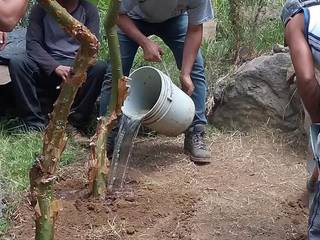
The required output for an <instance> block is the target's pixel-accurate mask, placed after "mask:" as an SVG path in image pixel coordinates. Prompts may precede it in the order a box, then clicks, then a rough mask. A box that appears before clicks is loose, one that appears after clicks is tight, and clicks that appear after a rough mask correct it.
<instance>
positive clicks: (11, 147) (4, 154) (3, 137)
mask: <svg viewBox="0 0 320 240" xmlns="http://www.w3.org/2000/svg"><path fill="white" fill-rule="evenodd" d="M2 125H3V124H2ZM41 148H42V136H41V134H35V133H32V134H27V133H21V134H9V133H8V132H7V131H5V130H0V149H1V151H0V187H1V189H0V197H1V194H3V195H5V197H6V199H7V200H8V199H9V200H8V201H7V202H10V204H9V206H8V209H7V211H6V214H5V215H4V216H5V217H7V216H8V215H10V212H11V210H13V209H14V205H16V204H17V203H18V202H19V200H20V199H21V197H22V196H21V194H20V193H21V192H24V191H25V190H26V189H27V188H28V186H29V169H30V168H31V165H32V163H33V162H34V160H35V158H36V156H37V155H38V154H39V153H40V151H41ZM79 150H80V148H79V146H77V145H76V144H74V143H72V142H71V143H70V144H68V147H67V149H66V151H65V152H64V154H63V157H62V159H61V164H60V165H61V166H63V165H66V164H70V163H72V162H73V161H75V159H76V156H77V155H78V154H79ZM0 201H1V198H0ZM5 217H3V218H0V235H1V233H3V232H5V230H6V229H7V227H8V225H9V220H8V219H6V218H5Z"/></svg>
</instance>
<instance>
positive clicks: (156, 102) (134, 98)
mask: <svg viewBox="0 0 320 240" xmlns="http://www.w3.org/2000/svg"><path fill="white" fill-rule="evenodd" d="M129 78H130V79H131V81H130V91H129V96H128V97H127V99H126V101H125V102H124V106H123V108H122V111H123V113H124V114H125V115H127V116H133V117H135V116H139V115H141V114H142V115H144V116H143V119H142V124H143V125H144V126H146V127H148V128H150V129H152V130H154V131H156V132H158V133H160V134H163V135H166V136H178V135H180V134H181V133H183V132H184V131H185V130H186V129H187V128H188V127H189V126H190V125H191V123H192V120H193V118H194V115H195V106H194V103H193V101H192V99H191V98H190V97H189V96H188V95H187V94H185V93H184V92H183V91H182V90H181V89H180V88H178V87H177V86H176V85H175V84H174V83H173V82H172V81H171V79H170V78H169V77H168V76H167V75H166V74H164V73H163V72H161V71H159V70H158V69H156V68H154V67H149V66H146V67H142V68H139V69H137V70H135V71H134V72H133V73H132V74H131V75H130V77H129Z"/></svg>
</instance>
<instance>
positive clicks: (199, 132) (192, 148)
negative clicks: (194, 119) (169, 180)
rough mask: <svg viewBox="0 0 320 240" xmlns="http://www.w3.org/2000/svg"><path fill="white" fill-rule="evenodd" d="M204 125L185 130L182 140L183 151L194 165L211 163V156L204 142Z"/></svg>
mask: <svg viewBox="0 0 320 240" xmlns="http://www.w3.org/2000/svg"><path fill="white" fill-rule="evenodd" d="M204 134H205V129H204V125H200V124H198V125H195V126H193V127H191V128H189V129H188V130H187V132H186V133H185V138H184V151H185V152H186V153H187V154H189V155H190V160H191V161H192V162H194V163H196V164H206V163H210V162H211V154H210V152H209V151H208V150H207V147H206V145H205V142H204Z"/></svg>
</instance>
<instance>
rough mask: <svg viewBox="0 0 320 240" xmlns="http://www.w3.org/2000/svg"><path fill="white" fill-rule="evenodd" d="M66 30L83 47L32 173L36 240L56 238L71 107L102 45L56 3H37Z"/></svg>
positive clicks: (41, 0) (53, 113) (39, 0)
mask: <svg viewBox="0 0 320 240" xmlns="http://www.w3.org/2000/svg"><path fill="white" fill-rule="evenodd" d="M38 2H39V3H40V4H41V6H42V7H43V8H44V9H45V10H46V11H47V12H48V13H49V14H51V15H52V16H53V17H54V18H55V19H56V20H57V22H58V23H59V24H60V25H61V26H62V27H63V29H64V30H65V31H66V32H67V33H68V34H70V35H71V36H73V37H74V38H75V39H77V40H78V41H79V42H80V44H81V46H80V49H79V51H78V53H77V56H76V59H75V62H74V66H73V69H74V70H73V74H72V75H71V76H69V78H68V80H67V81H66V82H64V83H63V84H62V90H61V93H60V95H59V97H58V99H57V101H56V103H55V105H54V110H53V112H52V114H51V116H50V122H49V125H48V127H47V129H46V130H45V132H44V136H43V150H42V153H41V155H40V156H39V157H38V158H37V159H36V161H35V163H34V165H33V167H32V168H31V170H30V190H31V198H32V199H31V200H32V205H33V206H34V209H35V216H36V219H35V221H36V240H52V239H54V223H55V220H56V217H57V215H58V211H59V209H60V207H59V203H58V201H55V200H54V197H53V185H54V182H55V179H56V169H57V166H58V163H59V160H60V157H61V154H62V152H63V151H64V149H65V146H66V143H67V137H66V134H65V128H66V125H67V121H68V116H69V112H70V108H71V105H72V103H73V101H74V98H75V95H76V93H77V90H78V88H79V87H80V86H81V85H82V83H83V82H84V81H85V79H86V77H87V69H88V68H89V67H90V66H91V65H92V64H94V63H95V59H96V55H97V52H98V47H99V43H98V40H97V38H96V37H95V36H94V35H93V34H92V33H91V32H90V30H89V29H88V28H86V27H85V26H84V25H83V24H82V23H80V22H79V21H77V20H76V19H74V18H73V17H72V16H71V15H70V14H69V13H68V12H67V11H66V10H65V9H64V8H63V7H61V6H60V5H59V4H58V3H57V2H56V1H55V0H38Z"/></svg>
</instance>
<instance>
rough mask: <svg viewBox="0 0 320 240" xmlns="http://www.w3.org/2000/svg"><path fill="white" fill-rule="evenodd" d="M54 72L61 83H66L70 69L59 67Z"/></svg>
mask: <svg viewBox="0 0 320 240" xmlns="http://www.w3.org/2000/svg"><path fill="white" fill-rule="evenodd" d="M54 72H55V73H56V74H57V76H59V77H61V78H62V79H63V81H67V79H68V77H69V75H70V74H71V72H72V68H71V67H68V66H63V65H60V66H58V67H57V68H56V69H55V70H54Z"/></svg>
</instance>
